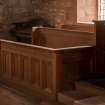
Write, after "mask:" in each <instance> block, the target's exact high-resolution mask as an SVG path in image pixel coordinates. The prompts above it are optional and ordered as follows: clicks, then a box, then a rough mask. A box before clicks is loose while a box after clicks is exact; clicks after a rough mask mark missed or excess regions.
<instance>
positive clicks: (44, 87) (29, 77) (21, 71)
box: [1, 40, 56, 96]
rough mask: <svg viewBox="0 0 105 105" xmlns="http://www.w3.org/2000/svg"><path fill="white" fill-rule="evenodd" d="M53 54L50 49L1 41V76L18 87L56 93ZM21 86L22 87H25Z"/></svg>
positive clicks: (52, 94)
mask: <svg viewBox="0 0 105 105" xmlns="http://www.w3.org/2000/svg"><path fill="white" fill-rule="evenodd" d="M54 61H55V56H54V54H53V50H52V49H47V48H44V47H40V46H39V47H38V46H32V45H26V44H22V43H21V44H20V43H16V42H10V41H3V40H2V41H1V71H2V72H1V78H2V79H3V80H6V81H8V82H10V83H13V84H15V85H16V86H17V88H19V87H25V88H26V89H27V88H29V89H30V90H31V91H32V90H33V91H34V90H39V91H40V92H42V93H45V94H46V93H47V94H48V95H51V96H54V95H55V93H56V80H55V79H56V71H55V70H56V69H55V64H56V63H55V62H54ZM25 88H23V89H25Z"/></svg>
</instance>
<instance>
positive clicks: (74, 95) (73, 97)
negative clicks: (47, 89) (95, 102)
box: [58, 90, 93, 105]
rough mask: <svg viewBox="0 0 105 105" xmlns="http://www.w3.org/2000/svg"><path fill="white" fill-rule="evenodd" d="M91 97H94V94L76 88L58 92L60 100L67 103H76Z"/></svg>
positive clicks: (69, 104)
mask: <svg viewBox="0 0 105 105" xmlns="http://www.w3.org/2000/svg"><path fill="white" fill-rule="evenodd" d="M89 97H93V95H91V94H88V93H84V92H80V91H74V90H73V91H64V92H61V93H58V101H59V102H60V103H63V104H65V105H74V102H75V101H77V100H81V99H85V98H89Z"/></svg>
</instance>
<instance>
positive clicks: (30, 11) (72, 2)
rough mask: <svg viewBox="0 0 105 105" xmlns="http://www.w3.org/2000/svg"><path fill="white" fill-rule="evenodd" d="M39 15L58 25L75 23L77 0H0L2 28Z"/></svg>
mask: <svg viewBox="0 0 105 105" xmlns="http://www.w3.org/2000/svg"><path fill="white" fill-rule="evenodd" d="M84 1H85V0H84ZM90 1H91V0H90ZM92 8H93V7H92ZM39 17H41V18H43V19H45V20H47V21H48V22H49V23H50V24H51V25H54V26H56V27H59V26H61V25H62V24H74V23H76V22H77V0H0V29H2V28H3V29H4V30H8V29H9V28H10V24H11V23H13V22H18V21H26V20H29V19H32V18H39Z"/></svg>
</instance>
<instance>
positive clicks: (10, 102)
mask: <svg viewBox="0 0 105 105" xmlns="http://www.w3.org/2000/svg"><path fill="white" fill-rule="evenodd" d="M0 105H61V104H58V103H55V102H51V101H50V102H48V101H45V100H42V99H40V98H39V97H35V96H34V97H30V96H26V95H25V94H23V93H20V92H18V91H16V90H14V89H11V88H8V87H6V86H5V85H1V84H0Z"/></svg>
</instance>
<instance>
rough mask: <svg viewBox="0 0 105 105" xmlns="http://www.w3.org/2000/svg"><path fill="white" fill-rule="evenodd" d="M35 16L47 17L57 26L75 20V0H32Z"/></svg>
mask: <svg viewBox="0 0 105 105" xmlns="http://www.w3.org/2000/svg"><path fill="white" fill-rule="evenodd" d="M33 5H34V13H35V16H39V17H40V16H41V17H43V18H46V19H48V20H49V21H50V22H51V24H54V25H56V26H59V25H61V24H64V23H71V24H72V23H75V22H76V20H77V7H76V0H33Z"/></svg>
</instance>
